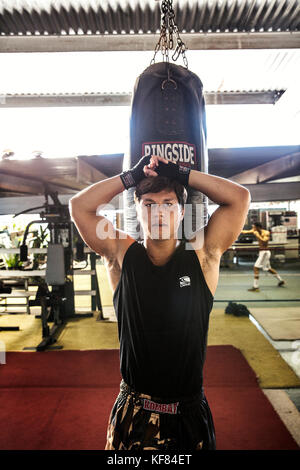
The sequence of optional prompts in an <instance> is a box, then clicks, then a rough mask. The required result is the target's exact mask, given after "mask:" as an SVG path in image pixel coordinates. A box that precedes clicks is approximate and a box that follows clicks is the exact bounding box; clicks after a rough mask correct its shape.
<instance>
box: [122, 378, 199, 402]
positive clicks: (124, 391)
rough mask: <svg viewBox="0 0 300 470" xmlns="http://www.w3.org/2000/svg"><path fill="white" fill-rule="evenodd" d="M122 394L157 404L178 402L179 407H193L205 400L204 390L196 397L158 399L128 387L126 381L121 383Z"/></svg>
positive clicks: (195, 395)
mask: <svg viewBox="0 0 300 470" xmlns="http://www.w3.org/2000/svg"><path fill="white" fill-rule="evenodd" d="M120 392H121V393H122V394H125V395H133V396H134V397H135V398H145V399H147V400H151V401H154V402H156V403H166V404H168V403H175V402H178V403H179V405H187V406H188V405H189V404H190V405H193V403H194V402H195V401H199V400H203V399H204V398H205V396H204V390H203V389H201V390H200V391H199V392H198V393H196V394H194V395H189V396H184V397H173V396H172V397H171V396H170V397H168V398H166V397H157V396H155V395H149V394H146V393H143V392H138V391H136V390H134V389H133V388H132V387H130V386H129V385H127V384H126V383H125V382H124V380H122V381H121V383H120Z"/></svg>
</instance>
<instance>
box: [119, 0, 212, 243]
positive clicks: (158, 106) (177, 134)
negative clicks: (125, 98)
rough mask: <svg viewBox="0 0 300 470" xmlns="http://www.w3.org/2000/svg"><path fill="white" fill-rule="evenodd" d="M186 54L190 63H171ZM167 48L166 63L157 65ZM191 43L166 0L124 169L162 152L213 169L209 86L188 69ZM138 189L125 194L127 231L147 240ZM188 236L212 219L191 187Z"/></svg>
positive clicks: (140, 87) (136, 103)
mask: <svg viewBox="0 0 300 470" xmlns="http://www.w3.org/2000/svg"><path fill="white" fill-rule="evenodd" d="M173 49H174V53H173V55H172V59H173V61H176V60H177V59H178V57H179V56H180V55H182V57H183V62H184V64H185V67H182V66H180V65H176V64H174V63H170V61H169V52H170V51H171V50H173ZM159 50H161V52H162V55H163V62H159V63H157V64H155V63H153V62H154V59H155V56H156V54H157V52H158V51H159ZM185 50H186V48H185V44H184V42H183V41H182V40H181V38H180V36H179V32H178V27H177V25H176V23H175V13H174V9H173V6H172V0H162V2H161V33H160V38H159V41H158V43H157V45H156V47H155V51H154V52H155V53H154V58H153V60H152V63H151V64H152V65H150V66H149V67H148V68H146V70H144V72H143V73H142V74H141V75H140V76H139V77H138V78H137V80H136V83H135V87H134V91H133V96H132V102H131V117H130V145H129V152H128V154H127V155H125V157H124V163H123V170H124V171H126V170H129V169H130V168H132V167H133V166H134V165H135V164H136V163H137V162H138V161H139V160H140V158H141V157H142V156H144V155H160V156H162V157H165V158H166V159H167V160H170V161H172V162H174V163H180V164H181V165H185V166H188V167H190V168H192V169H195V170H199V171H202V172H207V170H208V152H207V142H206V140H207V134H206V114H205V102H204V97H203V86H202V82H201V80H200V78H199V77H198V76H197V75H196V74H195V73H193V72H191V71H190V70H188V68H187V59H186V57H185ZM134 190H135V189H134V188H130V189H129V190H128V191H125V192H124V209H125V210H124V229H125V231H126V232H127V233H129V234H130V235H131V236H132V237H133V238H135V239H140V238H143V234H141V232H140V227H139V223H138V221H137V216H136V209H135V204H134ZM185 209H186V210H185V217H184V224H183V229H184V230H183V233H182V236H183V238H185V239H191V238H193V234H194V233H195V232H196V231H198V230H199V229H200V228H202V227H203V226H205V225H206V223H207V197H206V196H204V195H203V194H202V193H200V192H199V191H196V190H193V189H192V188H188V199H187V204H186V208H185Z"/></svg>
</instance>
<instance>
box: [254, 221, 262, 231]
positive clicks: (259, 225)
mask: <svg viewBox="0 0 300 470" xmlns="http://www.w3.org/2000/svg"><path fill="white" fill-rule="evenodd" d="M253 227H254V229H256V230H262V224H261V223H260V222H254V224H253Z"/></svg>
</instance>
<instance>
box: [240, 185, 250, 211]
mask: <svg viewBox="0 0 300 470" xmlns="http://www.w3.org/2000/svg"><path fill="white" fill-rule="evenodd" d="M239 201H240V202H241V203H242V204H243V205H244V206H245V207H247V208H249V206H250V203H251V193H250V191H249V189H247V188H245V186H241V192H240V197H239Z"/></svg>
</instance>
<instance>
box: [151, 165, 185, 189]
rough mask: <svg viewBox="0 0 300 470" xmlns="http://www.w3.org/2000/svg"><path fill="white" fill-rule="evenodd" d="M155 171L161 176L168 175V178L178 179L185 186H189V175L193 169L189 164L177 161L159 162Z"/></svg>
mask: <svg viewBox="0 0 300 470" xmlns="http://www.w3.org/2000/svg"><path fill="white" fill-rule="evenodd" d="M155 171H156V172H157V174H158V175H159V176H166V177H167V178H170V179H174V180H177V181H178V182H179V183H181V184H182V185H183V186H188V184H189V176H190V172H191V169H190V168H189V167H187V166H183V165H177V164H176V163H173V162H169V163H164V162H159V165H158V167H157V168H155Z"/></svg>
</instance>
